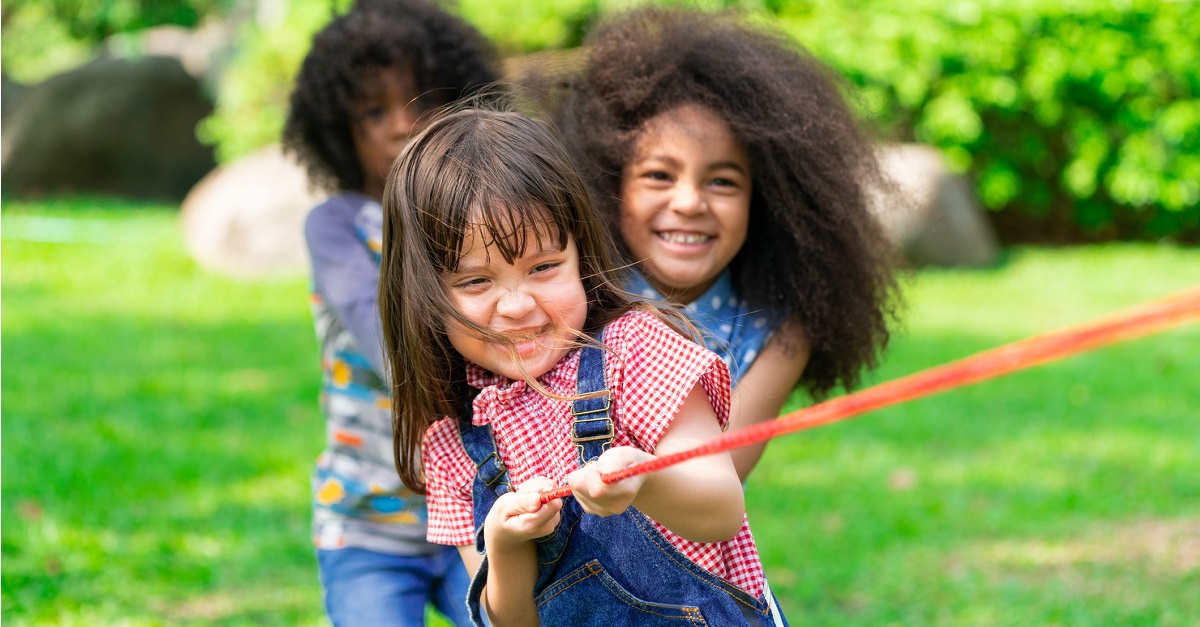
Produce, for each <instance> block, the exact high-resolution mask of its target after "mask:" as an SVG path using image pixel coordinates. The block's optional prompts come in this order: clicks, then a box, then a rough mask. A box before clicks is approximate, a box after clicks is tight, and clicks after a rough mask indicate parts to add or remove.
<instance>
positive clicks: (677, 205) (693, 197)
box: [668, 182, 708, 216]
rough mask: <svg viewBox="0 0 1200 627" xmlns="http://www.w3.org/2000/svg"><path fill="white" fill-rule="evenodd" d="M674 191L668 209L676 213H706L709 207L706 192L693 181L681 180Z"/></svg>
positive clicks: (687, 214)
mask: <svg viewBox="0 0 1200 627" xmlns="http://www.w3.org/2000/svg"><path fill="white" fill-rule="evenodd" d="M673 191H674V193H673V194H672V195H671V202H670V204H669V205H668V209H670V210H671V211H672V212H674V213H678V214H680V215H684V216H695V215H699V214H701V213H704V211H705V210H706V209H707V207H708V205H707V204H706V201H705V199H704V194H703V193H702V192H701V190H700V189H699V188H698V187H697V186H695V185H693V184H691V183H684V182H680V183H679V184H678V185H676V186H675V189H674V190H673Z"/></svg>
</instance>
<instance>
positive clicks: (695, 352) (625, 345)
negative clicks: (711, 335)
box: [604, 309, 717, 361]
mask: <svg viewBox="0 0 1200 627" xmlns="http://www.w3.org/2000/svg"><path fill="white" fill-rule="evenodd" d="M604 344H605V346H607V347H608V348H609V349H611V350H613V351H614V352H616V353H617V354H619V355H621V356H622V357H623V358H626V359H635V360H636V359H651V360H657V359H688V360H691V359H698V360H701V361H706V360H707V359H708V358H709V357H711V358H712V359H717V356H716V355H715V354H714V353H712V351H709V350H708V349H707V348H705V347H703V346H701V345H699V344H697V343H696V342H693V341H692V340H690V339H688V338H687V337H684V336H683V335H682V334H680V333H679V332H678V331H676V330H675V329H673V328H671V327H670V326H669V325H667V323H666V322H664V321H663V320H662V319H660V318H659V317H658V316H655V315H654V314H652V313H650V312H648V311H643V310H638V309H635V310H633V311H630V312H628V313H626V314H625V315H623V316H621V317H620V318H618V319H616V320H614V321H613V322H612V323H610V324H609V325H608V327H607V328H605V330H604Z"/></svg>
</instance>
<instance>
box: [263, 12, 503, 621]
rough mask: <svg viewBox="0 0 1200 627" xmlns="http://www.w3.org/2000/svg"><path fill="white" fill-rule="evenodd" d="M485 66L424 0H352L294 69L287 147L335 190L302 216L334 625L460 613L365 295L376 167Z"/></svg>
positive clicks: (460, 591)
mask: <svg viewBox="0 0 1200 627" xmlns="http://www.w3.org/2000/svg"><path fill="white" fill-rule="evenodd" d="M494 67H495V63H494V53H493V51H492V49H491V46H490V44H489V43H488V42H487V41H485V40H484V38H483V36H482V35H480V34H479V33H478V32H477V31H476V30H475V29H474V28H472V27H471V26H470V25H468V24H467V23H466V22H464V21H462V20H461V19H459V18H457V17H455V16H453V15H450V14H449V13H447V12H445V11H444V10H442V9H441V8H439V7H437V6H434V5H433V4H430V3H428V2H424V1H421V0H359V1H358V2H357V4H356V5H355V6H354V7H353V8H352V9H351V10H349V11H348V12H347V13H346V14H344V15H341V16H338V17H336V18H335V19H334V20H333V21H332V22H330V23H329V25H327V26H326V27H325V28H324V29H323V30H321V31H320V32H319V33H317V35H316V36H315V37H314V39H313V42H312V49H311V50H310V51H309V53H308V55H307V56H306V57H305V59H304V62H303V65H302V66H301V69H300V72H299V75H298V76H297V77H296V82H295V88H294V91H293V92H292V96H291V109H290V112H289V115H288V119H287V123H286V127H285V129H284V134H283V141H284V146H285V148H286V149H288V150H289V151H290V152H292V153H293V154H295V155H296V156H297V157H298V158H299V160H300V162H301V163H302V164H304V165H305V166H306V167H307V169H308V174H309V179H310V181H311V182H312V183H313V184H314V185H316V186H319V187H323V188H332V189H335V190H337V192H336V194H335V195H334V196H333V197H331V198H329V199H328V200H326V201H324V202H322V203H321V204H319V205H318V206H317V207H315V208H313V209H312V210H311V211H310V212H309V215H308V217H307V220H306V222H305V240H306V243H307V246H308V252H309V257H310V259H311V262H312V306H313V316H314V320H315V323H316V330H317V339H318V343H319V345H320V357H321V370H322V375H323V376H322V378H323V387H322V391H321V409H322V412H323V413H324V415H325V418H326V434H327V436H326V437H327V442H326V447H325V450H324V452H323V453H322V454H321V456H320V457H319V458H318V460H317V466H316V470H315V472H314V474H313V480H312V484H313V543H314V544H315V545H316V549H317V561H318V569H319V573H320V579H321V586H322V589H323V594H324V599H325V609H326V612H327V614H328V615H329V618H330V620H331V621H332V622H333V624H334V625H338V626H341V625H372V626H379V625H424V624H425V612H426V606H427V605H428V604H431V603H432V604H433V605H434V607H436V608H437V609H438V610H439V611H440V612H441V613H442V614H444V615H445V616H446V617H447V618H449V619H450V620H451V621H452V622H454V623H455V624H458V625H465V624H469V623H470V619H469V617H468V616H467V611H466V604H465V601H464V600H465V599H466V592H467V586H468V583H469V580H468V577H467V573H466V570H465V568H464V567H463V564H462V561H461V559H460V558H459V556H458V554H457V552H456V551H455V550H454V549H453V548H452V547H442V546H439V545H436V544H432V543H429V542H427V541H426V539H425V533H426V519H427V515H426V504H425V499H424V496H423V495H420V494H416V493H414V492H412V491H410V490H408V489H406V488H405V487H404V485H403V484H402V483H401V481H400V479H399V477H398V476H397V472H396V468H395V466H394V463H393V456H392V446H391V414H390V411H391V394H390V392H389V388H388V385H387V383H386V381H387V369H386V368H385V362H384V357H383V349H382V347H381V340H380V336H379V308H378V305H377V304H376V303H377V290H378V284H379V255H380V250H381V240H382V235H381V233H382V228H383V209H382V206H381V201H382V198H383V186H384V176H385V175H386V174H387V171H388V168H389V167H390V166H391V163H392V161H393V160H394V159H395V157H396V156H397V155H398V154H399V153H400V150H401V149H402V148H403V146H404V145H405V143H406V142H407V141H408V138H409V136H410V135H412V134H413V133H415V132H416V131H417V130H418V127H419V126H420V122H421V120H422V117H421V116H422V114H423V113H425V112H427V111H431V110H433V109H435V108H438V107H441V106H443V105H446V104H448V103H451V102H455V101H457V100H460V99H463V98H467V97H469V96H472V95H473V94H475V93H476V92H478V91H480V90H481V88H482V87H483V86H484V85H486V84H488V83H491V82H493V81H494V80H496V78H497V74H496V70H495V69H494Z"/></svg>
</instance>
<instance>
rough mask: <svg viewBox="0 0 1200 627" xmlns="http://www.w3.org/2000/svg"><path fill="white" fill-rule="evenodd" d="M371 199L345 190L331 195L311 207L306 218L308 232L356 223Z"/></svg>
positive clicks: (319, 231)
mask: <svg viewBox="0 0 1200 627" xmlns="http://www.w3.org/2000/svg"><path fill="white" fill-rule="evenodd" d="M369 202H371V201H370V199H368V198H365V197H363V196H361V195H359V194H355V193H351V192H343V193H341V194H336V195H334V196H330V197H329V198H326V199H325V200H323V201H321V202H320V203H318V204H317V205H316V206H315V207H313V208H312V209H309V211H308V215H306V216H305V218H304V231H305V233H307V234H313V233H323V232H327V231H328V230H329V229H330V228H331V227H336V226H339V225H341V226H350V227H352V226H353V225H354V220H355V217H356V216H357V215H358V214H359V212H360V211H361V210H362V208H363V207H364V206H365V205H366V204H368V203H369Z"/></svg>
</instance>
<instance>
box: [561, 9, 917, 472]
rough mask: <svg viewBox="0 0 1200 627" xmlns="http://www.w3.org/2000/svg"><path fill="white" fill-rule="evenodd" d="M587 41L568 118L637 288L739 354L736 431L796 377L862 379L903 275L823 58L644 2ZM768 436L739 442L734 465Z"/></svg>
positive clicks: (766, 409) (823, 389)
mask: <svg viewBox="0 0 1200 627" xmlns="http://www.w3.org/2000/svg"><path fill="white" fill-rule="evenodd" d="M587 43H588V45H587V48H588V58H587V61H586V63H585V67H584V69H583V70H582V73H581V75H580V76H579V77H578V78H577V79H576V80H574V83H573V84H572V85H570V86H569V89H568V90H567V92H566V95H565V97H564V99H563V101H562V105H561V108H560V109H559V110H558V111H557V114H556V117H557V123H558V126H559V127H560V128H561V130H562V132H563V134H564V136H565V139H566V142H567V145H568V148H569V149H570V150H571V152H572V153H573V157H574V160H575V163H576V164H577V165H578V166H579V169H580V171H581V173H582V174H583V178H584V180H585V181H587V182H588V183H589V185H591V192H592V198H593V199H595V202H596V204H597V206H598V209H599V211H600V212H601V215H602V216H603V219H604V220H605V222H607V223H608V224H609V225H611V226H612V227H613V229H614V234H615V236H616V237H617V239H618V240H619V243H620V244H621V245H622V249H623V251H624V253H625V255H626V257H627V258H628V259H629V261H630V262H634V263H636V264H637V265H636V268H637V269H638V270H639V271H640V272H635V273H634V274H633V277H632V278H631V279H630V282H629V284H627V285H626V287H627V289H629V290H630V291H632V292H634V293H638V294H642V295H643V296H647V297H652V298H659V299H664V300H667V301H669V302H672V303H676V304H680V305H687V310H688V313H689V314H690V315H691V316H692V318H693V321H694V322H695V324H696V325H697V326H699V327H700V328H702V329H703V330H704V331H705V336H706V342H707V343H708V344H709V347H710V348H712V349H713V350H715V351H717V352H718V353H721V354H722V356H723V357H724V358H725V359H726V361H727V362H728V363H729V366H730V370H731V373H732V375H733V378H734V385H735V388H734V394H733V410H732V415H731V417H730V429H731V430H736V429H739V428H743V427H746V426H750V425H753V424H755V423H758V422H761V421H764V420H770V419H773V418H775V417H776V416H777V415H778V414H779V411H780V410H781V409H782V406H783V403H784V402H785V401H786V400H787V398H788V396H789V395H790V393H791V391H792V390H793V388H795V387H796V386H797V384H799V385H800V386H802V387H803V388H804V389H805V390H806V391H808V392H809V393H810V394H811V395H812V396H813V397H815V398H818V399H819V398H821V397H823V396H824V395H826V394H828V393H829V392H830V391H831V390H832V389H833V388H834V387H835V386H837V385H839V384H841V385H844V386H846V387H848V388H849V387H853V386H854V385H855V384H857V382H858V380H859V373H860V371H861V370H862V369H863V368H870V367H874V366H875V364H876V356H877V351H879V350H882V348H883V347H884V346H885V345H886V344H887V340H888V329H887V321H888V319H889V318H890V317H891V316H892V313H893V306H894V305H893V304H892V303H893V299H894V297H895V292H896V284H895V282H894V279H893V276H892V274H891V270H890V263H889V258H890V253H889V247H888V244H887V242H886V240H885V239H884V237H883V235H882V232H881V230H880V229H879V227H878V226H877V225H876V223H875V220H874V218H873V216H872V214H871V213H870V211H869V210H868V197H867V193H868V189H869V186H870V185H871V184H879V179H880V176H879V170H878V166H877V164H876V161H875V158H874V155H873V151H872V148H871V145H870V144H869V143H868V142H867V141H866V139H865V138H864V137H863V136H862V134H861V133H860V131H859V129H858V127H857V126H856V123H855V120H854V118H853V116H852V115H851V114H850V112H849V111H848V109H847V108H846V106H845V104H844V103H843V101H842V98H841V96H840V95H839V88H838V85H837V83H836V81H835V80H834V79H833V77H832V75H831V73H830V72H829V71H828V70H827V69H826V68H824V67H823V66H822V65H821V64H820V63H818V62H817V61H816V60H814V59H813V58H812V57H810V56H809V55H808V54H807V53H806V52H804V51H803V50H802V49H801V48H800V47H799V46H797V45H796V44H795V43H794V42H793V41H791V40H790V39H788V38H787V37H786V36H785V35H782V34H779V33H775V32H772V31H769V30H766V29H764V28H762V27H751V26H749V25H746V24H744V23H743V22H741V21H739V20H738V19H737V18H736V17H735V16H733V15H731V14H728V13H723V14H706V13H701V12H697V11H689V10H684V9H677V10H666V9H658V10H654V9H651V10H643V11H639V12H634V13H630V14H627V15H625V16H623V17H621V18H619V19H617V20H615V21H613V22H611V23H609V24H607V25H605V26H604V27H601V28H599V29H598V30H596V31H595V32H593V33H592V34H591V36H590V37H589V39H588V42H587ZM763 446H764V445H758V446H757V447H746V448H742V449H737V450H735V451H734V452H733V455H734V462H735V464H736V465H737V467H738V474H739V475H740V476H741V477H743V478H745V477H746V476H747V475H748V474H749V472H750V470H751V469H752V468H753V467H754V465H755V464H756V463H757V462H758V459H759V457H760V456H761V455H762V451H763Z"/></svg>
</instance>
